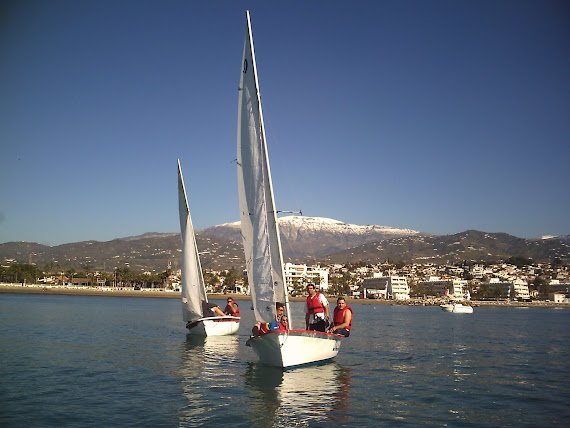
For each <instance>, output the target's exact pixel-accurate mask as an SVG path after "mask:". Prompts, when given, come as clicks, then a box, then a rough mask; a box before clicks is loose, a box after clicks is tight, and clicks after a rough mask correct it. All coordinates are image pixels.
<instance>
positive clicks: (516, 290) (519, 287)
mask: <svg viewBox="0 0 570 428" xmlns="http://www.w3.org/2000/svg"><path fill="white" fill-rule="evenodd" d="M510 292H511V293H510V294H511V296H510V297H511V298H512V299H518V300H530V293H529V291H528V284H527V283H526V281H523V280H522V279H516V280H514V281H513V283H512V286H511V288H510Z"/></svg>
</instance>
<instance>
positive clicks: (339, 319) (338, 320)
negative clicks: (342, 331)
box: [333, 305, 354, 330]
mask: <svg viewBox="0 0 570 428" xmlns="http://www.w3.org/2000/svg"><path fill="white" fill-rule="evenodd" d="M347 309H348V310H349V311H350V313H351V315H354V312H353V311H352V308H351V307H350V306H348V305H346V306H345V307H344V309H339V308H338V306H337V307H336V308H334V316H333V323H334V325H341V324H342V323H343V322H344V314H345V313H346V310H347ZM345 328H346V329H347V330H351V329H352V317H351V318H350V323H349V324H348V326H347V327H345Z"/></svg>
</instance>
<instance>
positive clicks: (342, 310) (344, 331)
mask: <svg viewBox="0 0 570 428" xmlns="http://www.w3.org/2000/svg"><path fill="white" fill-rule="evenodd" d="M351 329H352V308H351V307H350V306H348V305H347V304H346V300H344V297H339V298H338V299H336V308H334V314H333V324H332V327H331V328H330V329H329V332H330V333H335V334H341V335H343V336H344V337H348V336H350V330H351Z"/></svg>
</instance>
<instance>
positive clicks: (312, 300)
mask: <svg viewBox="0 0 570 428" xmlns="http://www.w3.org/2000/svg"><path fill="white" fill-rule="evenodd" d="M320 295H321V293H319V292H318V291H317V292H316V293H315V295H314V296H308V297H307V308H308V309H309V314H316V313H319V312H324V311H325V307H324V306H323V304H322V303H321V301H320V300H319V296H320Z"/></svg>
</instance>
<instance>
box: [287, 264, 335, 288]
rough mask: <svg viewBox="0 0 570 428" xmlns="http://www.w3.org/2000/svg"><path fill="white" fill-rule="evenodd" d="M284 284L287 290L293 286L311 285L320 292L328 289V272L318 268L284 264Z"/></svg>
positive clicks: (325, 269)
mask: <svg viewBox="0 0 570 428" xmlns="http://www.w3.org/2000/svg"><path fill="white" fill-rule="evenodd" d="M285 282H286V283H287V288H288V289H289V290H291V289H293V288H295V286H297V287H299V286H301V287H303V288H304V287H305V285H306V284H309V283H313V284H315V285H317V286H318V287H319V288H320V289H321V290H326V289H327V288H329V270H328V269H327V268H321V267H320V266H307V265H296V264H293V263H285Z"/></svg>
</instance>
